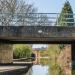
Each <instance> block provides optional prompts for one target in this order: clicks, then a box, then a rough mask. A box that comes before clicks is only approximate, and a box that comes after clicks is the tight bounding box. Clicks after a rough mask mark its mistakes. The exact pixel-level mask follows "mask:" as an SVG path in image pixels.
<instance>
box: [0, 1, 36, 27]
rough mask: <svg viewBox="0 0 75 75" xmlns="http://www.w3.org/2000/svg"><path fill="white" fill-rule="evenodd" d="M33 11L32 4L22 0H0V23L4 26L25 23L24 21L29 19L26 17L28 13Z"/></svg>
mask: <svg viewBox="0 0 75 75" xmlns="http://www.w3.org/2000/svg"><path fill="white" fill-rule="evenodd" d="M35 11H36V9H35V8H34V7H33V5H31V4H27V3H25V1H23V0H22V1H19V0H0V22H1V23H0V24H1V25H5V26H10V25H15V24H16V25H18V24H20V25H26V24H24V22H25V23H26V22H27V21H28V22H29V20H30V21H31V18H30V19H29V18H27V17H28V16H30V15H29V14H28V13H34V12H35ZM18 13H19V14H18ZM12 22H13V23H12ZM16 22H17V23H16ZM18 22H19V23H18Z"/></svg>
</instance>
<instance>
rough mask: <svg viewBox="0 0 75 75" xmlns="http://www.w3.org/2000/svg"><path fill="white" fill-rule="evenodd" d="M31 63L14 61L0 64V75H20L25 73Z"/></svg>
mask: <svg viewBox="0 0 75 75" xmlns="http://www.w3.org/2000/svg"><path fill="white" fill-rule="evenodd" d="M32 65H33V64H32V63H28V64H27V63H16V64H9V65H8V64H6V65H3V64H2V65H0V75H22V74H26V73H27V72H28V70H29V69H30V68H31V67H32Z"/></svg>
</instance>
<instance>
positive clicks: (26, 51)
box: [13, 44, 32, 59]
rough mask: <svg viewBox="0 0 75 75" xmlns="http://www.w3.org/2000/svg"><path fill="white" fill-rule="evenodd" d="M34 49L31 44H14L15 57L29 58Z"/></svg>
mask: <svg viewBox="0 0 75 75" xmlns="http://www.w3.org/2000/svg"><path fill="white" fill-rule="evenodd" d="M31 53H32V50H31V47H30V46H29V45H23V44H20V45H19V44H17V45H14V46H13V56H14V58H17V59H18V58H28V57H30V56H31Z"/></svg>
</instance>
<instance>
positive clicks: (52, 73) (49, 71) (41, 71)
mask: <svg viewBox="0 0 75 75" xmlns="http://www.w3.org/2000/svg"><path fill="white" fill-rule="evenodd" d="M23 75H64V74H63V72H62V71H61V68H60V67H59V66H58V65H57V64H55V63H53V62H51V61H50V60H49V59H40V62H36V63H35V64H34V65H33V66H32V67H31V68H30V70H29V71H28V73H27V74H23Z"/></svg>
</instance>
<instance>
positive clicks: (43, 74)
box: [32, 65, 49, 75]
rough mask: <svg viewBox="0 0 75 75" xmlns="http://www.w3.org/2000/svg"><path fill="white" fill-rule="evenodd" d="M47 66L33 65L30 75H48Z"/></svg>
mask: <svg viewBox="0 0 75 75" xmlns="http://www.w3.org/2000/svg"><path fill="white" fill-rule="evenodd" d="M48 68H49V67H48V66H42V65H34V66H33V67H32V75H48Z"/></svg>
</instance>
